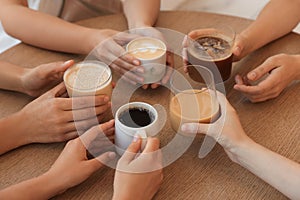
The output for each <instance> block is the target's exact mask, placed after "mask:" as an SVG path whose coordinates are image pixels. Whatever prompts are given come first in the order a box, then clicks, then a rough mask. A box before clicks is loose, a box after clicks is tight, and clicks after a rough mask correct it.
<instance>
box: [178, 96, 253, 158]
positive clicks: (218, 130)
mask: <svg viewBox="0 0 300 200" xmlns="http://www.w3.org/2000/svg"><path fill="white" fill-rule="evenodd" d="M217 95H218V100H219V103H220V109H221V116H220V118H219V119H218V120H217V121H215V122H214V123H211V124H203V123H186V124H183V125H182V127H181V130H182V131H183V132H184V133H186V134H191V135H195V134H197V133H202V134H206V135H208V136H211V137H212V138H214V139H215V140H216V141H217V142H218V143H219V144H220V145H221V146H222V147H223V148H224V150H225V152H226V153H227V155H228V156H229V158H230V159H231V160H232V161H234V162H237V163H238V159H237V158H236V154H235V153H236V152H237V150H238V149H239V148H240V147H241V146H242V145H244V144H245V143H247V142H249V141H251V139H250V138H249V137H248V136H247V135H246V133H245V131H244V129H243V127H242V125H241V123H240V120H239V117H238V115H237V113H236V111H235V109H234V108H233V107H232V106H231V105H230V103H229V102H228V101H227V99H226V97H225V96H224V95H223V94H221V93H220V92H217Z"/></svg>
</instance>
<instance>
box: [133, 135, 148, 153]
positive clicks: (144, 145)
mask: <svg viewBox="0 0 300 200" xmlns="http://www.w3.org/2000/svg"><path fill="white" fill-rule="evenodd" d="M136 135H138V136H140V137H141V139H142V146H141V151H143V150H144V149H145V147H146V143H147V137H148V136H147V133H146V131H145V130H138V131H137V132H136Z"/></svg>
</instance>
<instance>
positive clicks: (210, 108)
mask: <svg viewBox="0 0 300 200" xmlns="http://www.w3.org/2000/svg"><path fill="white" fill-rule="evenodd" d="M188 67H190V66H189V65H188ZM193 67H194V68H195V70H196V72H197V73H198V77H197V79H198V80H195V79H193V78H192V77H191V76H190V73H186V72H185V68H184V67H181V68H179V69H176V70H174V72H173V74H172V76H171V78H170V86H171V95H170V101H169V113H170V121H171V126H172V128H173V130H174V131H176V132H178V133H182V132H181V125H182V124H184V123H211V122H214V121H215V120H216V119H218V117H219V102H218V99H217V94H216V89H215V83H214V76H213V74H212V72H211V71H210V70H209V69H208V68H207V67H204V66H200V65H193Z"/></svg>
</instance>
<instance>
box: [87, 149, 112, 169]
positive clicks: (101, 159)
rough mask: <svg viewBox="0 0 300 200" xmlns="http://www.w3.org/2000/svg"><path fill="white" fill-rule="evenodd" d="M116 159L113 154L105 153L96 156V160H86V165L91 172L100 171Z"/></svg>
mask: <svg viewBox="0 0 300 200" xmlns="http://www.w3.org/2000/svg"><path fill="white" fill-rule="evenodd" d="M115 158H116V153H115V152H106V153H103V154H101V155H100V156H98V157H97V158H94V159H91V160H88V161H87V163H88V165H89V166H90V167H91V169H92V171H96V170H98V169H100V168H101V167H102V166H103V165H105V164H106V163H107V162H109V161H112V160H113V159H115Z"/></svg>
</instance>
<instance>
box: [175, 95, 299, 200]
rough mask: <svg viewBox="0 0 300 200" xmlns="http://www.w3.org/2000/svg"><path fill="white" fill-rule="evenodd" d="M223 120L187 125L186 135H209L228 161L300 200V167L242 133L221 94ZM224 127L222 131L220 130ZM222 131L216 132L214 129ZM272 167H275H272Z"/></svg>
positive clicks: (219, 97) (239, 124)
mask: <svg viewBox="0 0 300 200" xmlns="http://www.w3.org/2000/svg"><path fill="white" fill-rule="evenodd" d="M218 100H219V102H220V106H221V117H220V119H218V120H217V121H216V122H214V123H212V124H194V123H191V124H184V125H183V126H182V127H181V128H182V130H183V131H184V132H185V133H187V134H191V135H194V134H197V133H202V134H207V135H209V136H211V137H213V138H214V139H215V140H216V141H217V142H218V143H219V144H220V145H222V146H223V148H224V150H225V152H226V153H227V155H228V156H229V158H230V159H231V160H232V161H234V162H236V163H238V164H240V165H241V166H243V167H245V168H246V169H248V170H249V171H251V172H252V173H253V174H255V175H257V176H258V177H260V178H261V179H263V180H264V181H265V182H267V183H269V184H270V185H272V186H273V187H275V188H276V189H277V190H279V191H280V192H282V193H283V194H284V195H286V196H287V197H289V198H291V199H299V198H300V191H299V187H300V179H299V177H300V165H299V164H298V163H296V162H294V161H291V160H289V159H287V158H285V157H283V156H281V155H279V154H277V153H275V152H272V151H270V150H269V149H267V148H265V147H263V146H261V145H259V144H257V143H255V142H254V141H253V140H251V139H250V138H249V137H248V136H247V135H246V133H245V131H244V130H243V128H242V126H241V123H240V121H239V118H238V115H237V113H236V111H235V110H234V108H233V107H232V106H231V105H230V104H229V103H228V101H227V100H226V97H225V96H224V95H222V94H220V93H219V94H218ZM220 128H221V129H220ZM218 129H219V130H221V132H214V130H218ZM270 165H271V166H272V167H270Z"/></svg>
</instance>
